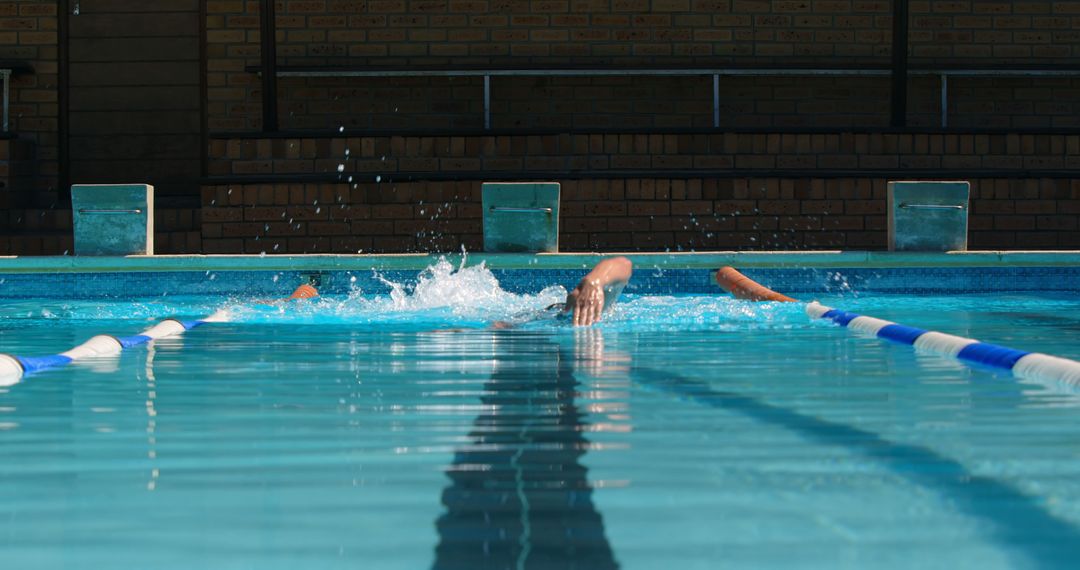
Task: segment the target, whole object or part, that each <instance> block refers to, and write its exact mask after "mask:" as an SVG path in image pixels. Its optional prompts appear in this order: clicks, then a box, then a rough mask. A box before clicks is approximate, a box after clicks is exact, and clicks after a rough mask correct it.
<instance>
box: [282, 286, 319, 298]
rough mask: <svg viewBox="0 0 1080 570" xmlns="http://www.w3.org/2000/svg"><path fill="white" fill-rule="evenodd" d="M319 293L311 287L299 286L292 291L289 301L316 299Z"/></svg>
mask: <svg viewBox="0 0 1080 570" xmlns="http://www.w3.org/2000/svg"><path fill="white" fill-rule="evenodd" d="M318 296H319V292H318V291H316V290H315V288H314V287H312V286H311V285H301V286H299V287H297V288H296V291H293V294H292V295H289V298H290V299H312V298H314V297H318Z"/></svg>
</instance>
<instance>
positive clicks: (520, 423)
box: [432, 334, 619, 570]
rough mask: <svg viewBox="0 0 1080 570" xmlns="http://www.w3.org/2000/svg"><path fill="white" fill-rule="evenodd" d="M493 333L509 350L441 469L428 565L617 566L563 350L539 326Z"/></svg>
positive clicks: (452, 569)
mask: <svg viewBox="0 0 1080 570" xmlns="http://www.w3.org/2000/svg"><path fill="white" fill-rule="evenodd" d="M499 340H500V343H506V346H504V347H501V350H505V354H507V355H508V358H505V359H502V360H500V363H499V367H498V369H497V370H496V371H495V372H494V373H493V374H492V375H491V378H490V379H489V380H487V381H486V382H485V383H484V387H483V396H481V398H480V403H481V405H482V406H483V408H484V410H485V411H483V412H481V413H480V414H479V415H477V416H476V419H475V420H474V421H473V429H472V430H471V431H470V432H469V439H470V443H469V444H468V445H467V446H465V447H464V448H462V449H460V450H458V451H457V452H456V453H455V454H454V462H453V464H452V465H451V467H450V468H449V469H448V470H447V473H446V474H447V476H448V477H449V478H450V480H451V484H450V486H448V487H446V488H445V489H444V490H443V493H442V502H443V504H444V505H445V506H446V512H445V513H444V514H443V515H442V516H440V517H439V519H438V520H437V521H436V522H435V527H436V529H437V530H438V533H439V544H438V546H436V547H435V562H434V564H433V565H432V568H433V569H435V570H458V569H460V570H475V569H477V568H519V569H520V568H589V569H590V570H615V569H617V568H618V567H619V564H618V562H616V561H615V555H614V553H613V552H612V548H611V545H610V543H609V542H608V539H607V534H606V532H605V530H604V519H603V516H602V515H601V514H600V513H599V512H598V511H597V510H596V506H595V504H594V503H593V501H592V487H591V485H590V484H589V481H588V477H587V473H588V469H587V468H586V467H585V466H584V465H583V464H582V462H581V458H582V456H583V455H585V453H586V450H587V449H588V446H589V442H588V440H586V439H585V436H584V434H585V433H586V430H585V427H586V426H587V425H588V424H587V422H586V421H584V419H583V417H582V415H583V414H582V412H581V410H580V409H579V408H578V406H577V403H576V402H575V398H576V395H577V391H578V389H579V387H580V384H579V383H578V381H577V379H576V378H575V377H574V374H573V370H572V368H571V366H570V355H568V354H567V353H566V351H564V350H562V349H561V348H560V347H559V345H558V344H556V343H554V342H551V340H550V337H549V336H548V335H545V334H529V335H521V334H507V335H499ZM515 344H516V346H515Z"/></svg>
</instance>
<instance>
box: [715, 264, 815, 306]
mask: <svg viewBox="0 0 1080 570" xmlns="http://www.w3.org/2000/svg"><path fill="white" fill-rule="evenodd" d="M716 284H717V285H719V286H720V287H721V288H723V289H724V290H725V291H727V292H728V293H731V294H732V295H734V296H735V298H736V299H745V300H747V301H778V302H781V303H796V302H798V301H796V300H795V299H792V298H791V297H788V296H787V295H781V294H780V293H777V292H776V291H773V290H772V289H769V288H768V287H766V286H764V285H761V284H759V283H758V282H756V281H754V280H753V279H751V278H749V277H747V276H745V275H743V274H742V273H739V272H738V271H737V270H736V269H735V268H734V267H721V268H720V269H717V270H716Z"/></svg>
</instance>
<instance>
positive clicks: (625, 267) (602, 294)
mask: <svg viewBox="0 0 1080 570" xmlns="http://www.w3.org/2000/svg"><path fill="white" fill-rule="evenodd" d="M633 272H634V264H633V263H631V262H630V260H629V259H627V258H625V257H612V258H609V259H605V260H603V261H601V262H600V263H597V264H596V267H594V268H593V270H592V271H590V272H589V274H588V275H586V276H585V277H584V278H582V279H581V282H579V283H578V285H577V287H575V288H574V290H573V291H571V292H570V294H569V295H567V297H566V309H565V310H567V311H573V312H574V318H573V322H574V325H575V326H588V325H591V324H593V323H595V322H599V321H600V316H601V315H602V314H603V312H604V310H605V309H607V308H608V307H610V306H611V305H613V304H614V303H615V299H617V298H618V297H619V294H620V293H622V290H623V287H625V286H626V283H627V282H629V281H630V276H631V275H632V274H633Z"/></svg>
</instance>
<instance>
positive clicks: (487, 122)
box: [484, 75, 491, 130]
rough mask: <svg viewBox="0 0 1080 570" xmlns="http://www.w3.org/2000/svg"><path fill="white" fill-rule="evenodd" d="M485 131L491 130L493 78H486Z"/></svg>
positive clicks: (488, 76) (486, 76)
mask: <svg viewBox="0 0 1080 570" xmlns="http://www.w3.org/2000/svg"><path fill="white" fill-rule="evenodd" d="M484 130H491V76H490V75H485V76H484Z"/></svg>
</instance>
